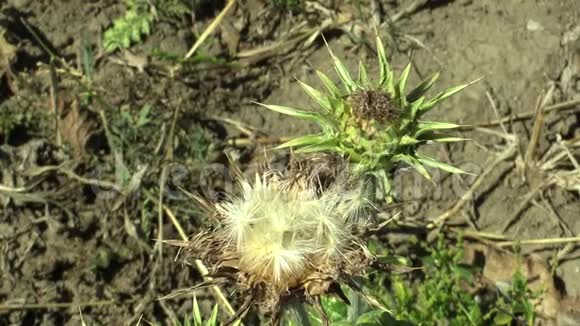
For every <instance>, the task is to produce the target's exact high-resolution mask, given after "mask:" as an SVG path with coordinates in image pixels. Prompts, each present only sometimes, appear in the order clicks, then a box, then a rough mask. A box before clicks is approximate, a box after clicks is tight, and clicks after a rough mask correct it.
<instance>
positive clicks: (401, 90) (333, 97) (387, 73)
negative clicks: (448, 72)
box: [260, 37, 475, 198]
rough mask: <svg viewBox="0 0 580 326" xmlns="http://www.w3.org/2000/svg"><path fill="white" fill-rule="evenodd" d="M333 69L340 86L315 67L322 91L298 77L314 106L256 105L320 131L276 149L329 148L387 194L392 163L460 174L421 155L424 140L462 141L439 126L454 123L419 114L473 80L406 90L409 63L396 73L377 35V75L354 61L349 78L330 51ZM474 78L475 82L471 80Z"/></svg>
mask: <svg viewBox="0 0 580 326" xmlns="http://www.w3.org/2000/svg"><path fill="white" fill-rule="evenodd" d="M329 51H330V55H331V57H332V59H333V61H334V68H335V70H336V73H337V74H338V77H339V78H340V82H341V84H342V86H343V88H342V89H339V87H338V86H337V85H335V84H334V83H333V82H332V81H331V80H330V78H328V77H327V76H326V75H325V74H323V73H322V72H320V71H317V72H316V73H317V74H318V77H319V78H320V80H321V81H322V83H323V84H324V86H325V88H326V91H325V92H322V91H319V90H317V89H314V88H313V87H311V86H309V85H307V84H305V83H303V82H300V81H299V82H300V85H301V86H302V88H303V89H304V91H305V92H306V93H307V94H308V95H309V96H310V97H311V98H312V99H314V101H315V102H316V103H317V104H318V110H317V111H307V110H301V109H296V108H291V107H286V106H280V105H267V104H260V105H262V106H264V107H266V108H268V109H270V110H272V111H276V112H279V113H283V114H286V115H290V116H293V117H297V118H300V119H304V120H309V121H312V122H315V123H317V124H318V125H319V126H320V128H321V132H320V133H318V134H312V135H305V136H300V137H297V138H294V139H292V140H290V141H288V142H286V143H284V144H282V145H280V146H279V147H278V148H285V147H294V148H296V152H298V153H299V152H306V153H312V152H334V153H338V154H340V155H342V156H343V157H345V158H347V159H348V160H349V161H350V162H351V163H355V169H354V170H355V172H357V173H361V174H365V175H367V176H371V179H373V180H375V183H377V182H376V181H378V184H379V185H381V186H382V189H383V190H384V192H385V193H384V195H385V197H386V198H388V197H389V196H390V195H389V191H390V181H389V177H388V175H389V172H390V170H391V169H392V168H393V166H394V165H395V164H398V163H401V162H402V163H405V164H408V165H410V166H412V167H413V168H414V169H416V170H417V171H418V172H419V173H421V174H422V175H423V176H425V177H426V178H428V179H430V176H429V173H428V172H427V169H426V166H428V167H434V168H439V169H441V170H444V171H448V172H451V173H463V171H461V170H460V169H458V168H455V167H453V166H451V165H448V164H445V163H442V162H439V161H437V160H435V159H433V158H430V157H428V156H425V155H423V154H420V153H419V152H418V151H417V150H418V148H419V147H420V146H421V145H423V144H428V143H432V142H440V143H442V142H455V141H460V140H463V139H461V138H457V137H452V136H449V135H446V134H442V133H441V131H442V130H446V129H453V128H456V127H458V125H456V124H453V123H447V122H435V121H428V120H423V119H422V117H423V116H424V115H425V114H426V113H427V112H429V111H430V110H431V109H433V108H434V107H435V106H437V105H438V104H439V103H441V102H442V101H444V100H445V99H447V98H448V97H450V96H452V95H453V94H456V93H458V92H460V91H461V90H463V89H464V88H466V87H467V86H469V85H470V84H472V83H473V82H472V83H468V84H463V85H459V86H456V87H452V88H449V89H447V90H445V91H442V92H440V93H439V94H437V95H435V97H433V98H431V99H427V98H426V96H425V94H426V92H427V91H428V90H429V89H430V88H431V87H432V86H433V84H434V83H435V81H436V80H437V78H438V76H439V74H435V75H433V76H432V77H431V78H429V79H427V80H425V81H423V82H421V83H419V84H418V85H417V86H416V87H415V88H414V89H412V90H411V91H407V79H408V77H409V73H410V71H411V63H409V64H408V65H407V66H406V67H405V69H404V70H403V72H402V73H401V75H400V76H399V77H398V78H395V75H394V73H393V70H392V68H391V66H390V64H389V62H388V61H387V56H386V53H385V48H384V46H383V44H382V42H381V40H380V38H378V37H377V56H378V62H379V68H380V75H379V78H378V80H375V81H371V80H370V78H369V77H368V76H367V73H366V68H365V67H364V65H363V64H362V62H359V71H358V76H357V78H353V77H352V76H351V75H350V73H349V72H348V71H347V69H346V68H345V66H344V64H343V63H342V62H341V61H340V60H339V59H338V58H337V57H336V56H335V55H334V54H333V53H332V51H331V50H329ZM474 82H475V81H474Z"/></svg>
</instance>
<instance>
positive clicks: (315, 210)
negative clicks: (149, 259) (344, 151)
mask: <svg viewBox="0 0 580 326" xmlns="http://www.w3.org/2000/svg"><path fill="white" fill-rule="evenodd" d="M318 177H319V176H316V175H313V174H304V173H302V174H295V175H294V174H292V175H291V176H284V175H282V174H280V173H276V172H268V173H265V174H263V175H261V176H256V179H255V180H254V182H249V181H246V180H244V179H241V180H240V181H239V183H240V188H241V195H240V196H239V197H233V198H230V199H228V200H226V201H224V202H220V203H208V202H206V201H202V203H203V206H204V207H205V209H206V211H207V213H208V216H209V223H210V225H209V227H208V228H207V229H206V230H205V231H202V232H201V233H199V234H198V235H196V236H195V237H194V238H193V239H192V240H191V241H189V242H188V243H187V244H186V246H187V247H188V249H189V252H190V256H191V257H192V258H195V259H201V260H202V261H204V262H205V263H206V264H207V265H208V266H210V267H211V270H212V273H210V276H212V277H214V279H213V281H212V282H219V281H220V279H221V280H226V281H229V282H230V283H233V284H234V285H235V286H236V288H237V292H238V293H239V294H240V295H241V296H242V297H243V298H245V300H243V304H242V305H241V308H240V310H239V312H238V313H237V314H236V315H235V316H233V317H232V320H234V319H238V318H241V317H242V316H243V315H244V314H245V313H246V312H247V311H248V309H249V308H250V307H251V306H252V305H258V306H260V307H262V308H264V309H265V310H266V311H268V312H270V313H271V316H272V324H273V325H278V324H279V323H280V320H281V316H282V313H283V311H284V310H285V307H289V306H291V305H295V304H296V303H298V304H300V303H302V302H308V303H311V304H313V305H314V306H315V307H318V308H320V309H319V311H321V313H322V319H323V320H325V315H324V310H323V309H322V305H321V301H320V298H321V296H323V295H326V294H334V295H337V296H338V297H340V298H342V299H343V300H345V302H348V299H347V298H346V296H345V295H344V293H343V292H342V290H341V287H340V285H339V284H340V283H344V284H346V285H350V286H352V287H353V288H354V289H355V290H359V288H358V287H357V286H356V284H355V283H354V282H353V281H352V279H353V278H354V277H356V276H361V275H363V274H364V272H365V270H366V268H367V267H369V266H370V265H372V263H373V261H374V257H373V256H372V255H371V254H370V252H369V251H368V250H367V247H366V245H365V241H364V239H365V237H366V231H364V230H368V225H367V224H366V223H367V221H368V219H367V218H365V217H364V216H361V214H364V212H365V210H364V209H361V206H364V205H365V202H364V201H361V200H360V196H358V195H357V194H358V193H360V190H358V189H357V188H358V187H355V186H353V187H347V186H345V183H340V184H339V183H335V184H333V185H330V186H328V187H326V188H324V189H322V188H321V187H319V186H317V181H316V180H318ZM346 184H347V183H346ZM353 194H354V195H353ZM210 284H214V283H205V284H202V285H210Z"/></svg>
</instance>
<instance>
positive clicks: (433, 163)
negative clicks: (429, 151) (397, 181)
mask: <svg viewBox="0 0 580 326" xmlns="http://www.w3.org/2000/svg"><path fill="white" fill-rule="evenodd" d="M417 159H418V160H419V162H421V163H423V164H425V165H427V166H430V167H433V168H437V169H441V170H443V171H447V172H449V173H455V174H468V173H467V172H465V171H463V170H461V169H458V168H456V167H454V166H452V165H449V164H447V163H443V162H439V161H437V160H435V159H433V158H430V157H428V156H425V155H422V154H417Z"/></svg>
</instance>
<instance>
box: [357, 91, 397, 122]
mask: <svg viewBox="0 0 580 326" xmlns="http://www.w3.org/2000/svg"><path fill="white" fill-rule="evenodd" d="M349 102H350V106H351V108H352V113H353V114H354V116H355V117H357V118H359V119H363V120H371V119H374V120H376V121H378V122H383V123H386V122H393V121H394V120H397V119H398V118H399V115H400V111H399V108H397V107H396V106H395V105H394V104H393V102H392V101H391V98H390V97H389V95H388V94H387V93H385V92H381V91H378V90H374V89H370V90H360V91H356V92H355V93H353V94H351V95H350V97H349Z"/></svg>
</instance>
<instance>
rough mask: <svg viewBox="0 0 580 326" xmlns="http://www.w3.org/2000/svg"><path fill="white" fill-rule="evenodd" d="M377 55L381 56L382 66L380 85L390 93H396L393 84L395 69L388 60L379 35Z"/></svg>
mask: <svg viewBox="0 0 580 326" xmlns="http://www.w3.org/2000/svg"><path fill="white" fill-rule="evenodd" d="M377 55H378V58H379V68H380V80H379V86H381V88H383V89H385V90H386V91H387V92H389V93H390V94H393V93H394V86H393V69H392V68H391V65H389V62H388V61H387V54H386V53H385V47H384V45H383V42H382V41H381V39H380V38H379V37H378V36H377Z"/></svg>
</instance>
